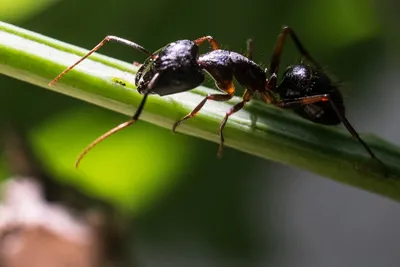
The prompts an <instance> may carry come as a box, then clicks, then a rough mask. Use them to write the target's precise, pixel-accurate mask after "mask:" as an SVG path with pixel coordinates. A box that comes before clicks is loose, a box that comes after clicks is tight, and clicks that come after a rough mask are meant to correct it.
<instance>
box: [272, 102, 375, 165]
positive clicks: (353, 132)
mask: <svg viewBox="0 0 400 267" xmlns="http://www.w3.org/2000/svg"><path fill="white" fill-rule="evenodd" d="M317 102H329V103H330V104H331V106H332V108H333V109H334V110H335V112H336V115H337V116H338V117H339V119H340V120H341V122H342V123H343V124H344V126H345V127H346V129H347V130H348V131H349V133H350V134H351V135H352V136H353V138H355V139H357V140H358V142H360V143H361V145H362V146H363V147H364V148H365V150H366V151H367V152H368V154H369V155H370V156H371V157H372V158H373V159H376V160H378V159H377V157H376V156H375V154H374V153H373V152H372V150H371V149H370V148H369V146H368V145H367V144H366V143H365V142H364V140H362V139H361V137H360V135H359V134H358V133H357V131H356V130H355V129H354V128H353V126H352V125H351V124H350V122H349V121H348V120H347V118H346V117H345V116H344V115H343V114H342V113H340V112H339V110H338V108H337V107H336V104H335V103H334V102H333V101H332V99H331V97H330V95H329V94H324V95H315V96H306V97H299V98H295V99H293V100H282V101H281V102H278V103H276V105H277V106H278V107H281V108H293V107H294V106H296V105H308V104H313V103H317ZM378 161H379V160H378Z"/></svg>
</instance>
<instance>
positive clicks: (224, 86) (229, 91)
mask: <svg viewBox="0 0 400 267" xmlns="http://www.w3.org/2000/svg"><path fill="white" fill-rule="evenodd" d="M217 86H218V88H220V89H221V90H222V91H224V92H226V94H209V95H207V96H206V97H205V98H204V99H203V100H202V101H201V102H200V103H199V104H198V105H197V106H196V107H195V108H194V109H193V110H192V111H191V112H190V113H189V114H187V115H186V116H185V117H183V118H182V119H181V120H179V121H177V122H175V124H174V126H173V127H172V131H173V132H175V131H176V127H178V125H179V124H181V123H182V122H183V121H185V120H187V119H190V118H192V117H194V116H196V114H197V113H198V112H199V111H200V110H201V109H202V107H203V106H204V104H205V103H206V102H207V100H214V101H220V102H223V101H228V100H229V99H231V98H232V97H233V95H234V93H235V86H234V84H233V82H232V81H229V82H225V83H217Z"/></svg>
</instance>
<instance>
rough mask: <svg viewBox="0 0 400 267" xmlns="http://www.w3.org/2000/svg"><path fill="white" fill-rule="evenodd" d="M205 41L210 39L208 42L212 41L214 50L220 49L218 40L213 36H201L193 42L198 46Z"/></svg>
mask: <svg viewBox="0 0 400 267" xmlns="http://www.w3.org/2000/svg"><path fill="white" fill-rule="evenodd" d="M205 41H208V42H209V43H210V45H211V48H212V50H218V49H219V44H218V42H217V41H216V40H215V39H214V37H212V36H203V37H200V38H198V39H196V40H194V41H193V42H194V43H195V44H196V45H197V46H199V45H201V44H202V43H204V42H205Z"/></svg>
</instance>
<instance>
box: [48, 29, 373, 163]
mask: <svg viewBox="0 0 400 267" xmlns="http://www.w3.org/2000/svg"><path fill="white" fill-rule="evenodd" d="M288 35H289V36H290V37H291V39H292V40H293V42H294V44H295V46H296V47H297V49H298V50H299V51H300V53H301V55H302V56H303V57H304V58H305V59H306V60H308V61H309V62H310V63H311V65H308V64H304V63H301V64H297V65H292V66H289V67H288V68H287V70H286V71H285V73H284V74H283V78H282V80H281V82H280V84H279V85H277V75H278V71H279V64H280V58H281V54H282V49H283V44H284V41H285V38H286V37H287V36H288ZM108 41H116V42H119V43H122V44H125V45H128V46H131V47H133V48H135V49H137V50H139V51H141V52H143V53H145V54H147V55H148V56H149V57H148V58H147V59H146V60H145V62H144V63H143V65H142V66H141V67H140V68H139V70H138V72H137V74H136V77H135V84H136V86H137V90H138V91H139V93H140V94H143V95H144V96H143V99H142V101H141V103H140V105H139V108H138V109H137V110H136V113H135V114H134V116H133V117H132V119H131V120H129V121H127V122H125V123H122V124H120V125H119V126H117V127H115V128H113V129H111V130H110V131H108V132H107V133H105V134H103V135H102V136H101V137H99V138H98V139H96V140H95V141H94V142H92V143H91V144H90V145H89V146H88V147H87V148H86V149H85V150H84V151H83V152H82V153H81V154H80V155H79V157H78V160H77V162H76V167H78V164H79V162H80V160H81V159H82V158H83V156H84V155H85V154H86V153H87V152H88V151H89V150H90V149H92V148H93V147H94V146H95V145H97V144H98V143H99V142H100V141H102V140H104V139H105V138H107V137H109V136H110V135H112V134H114V133H115V132H117V131H119V130H121V129H123V128H126V127H128V126H129V125H131V124H133V123H134V122H136V121H137V120H138V118H139V116H140V114H141V112H142V110H143V107H144V105H145V103H146V99H147V96H148V95H149V94H158V95H160V96H164V95H170V94H175V93H180V92H184V91H188V90H191V89H193V88H195V87H197V86H199V85H200V84H201V83H203V81H204V79H205V71H206V72H207V73H208V74H210V76H211V77H212V78H213V79H214V80H215V84H216V86H217V88H218V89H219V90H221V91H222V92H225V94H209V95H207V96H206V97H205V98H204V99H203V101H201V102H200V103H199V104H198V105H197V106H196V107H195V108H194V109H193V110H192V111H191V112H190V113H189V114H188V115H186V116H185V117H184V118H183V119H181V120H179V121H177V122H176V123H175V124H174V126H173V131H175V130H176V127H177V126H178V125H179V124H180V123H182V122H183V121H184V120H187V119H189V118H192V117H194V116H195V115H196V114H197V113H198V112H199V111H200V110H201V108H202V107H203V106H204V104H205V103H206V102H207V100H215V101H228V100H229V99H231V98H232V97H233V96H234V93H235V87H234V84H233V79H234V78H235V79H236V80H237V81H238V83H239V84H240V85H242V86H243V87H244V88H245V92H244V94H243V97H242V98H243V99H242V101H241V102H239V103H237V104H236V105H234V106H233V107H232V108H231V109H230V110H229V111H228V112H227V113H226V115H225V118H224V120H223V121H222V122H221V124H220V127H219V135H220V146H219V150H218V155H219V156H221V155H222V148H223V144H224V137H223V129H224V126H225V124H226V122H227V120H228V118H229V116H231V115H232V114H233V113H235V112H237V111H239V110H240V109H242V108H243V107H244V105H245V103H247V102H249V101H250V100H251V99H252V97H253V95H254V94H255V93H258V95H259V96H260V97H261V99H262V100H263V101H265V102H267V103H270V104H273V105H275V106H277V107H280V108H289V109H292V110H294V112H296V113H297V114H299V115H300V116H302V117H303V118H305V119H307V120H310V121H313V122H315V123H319V124H325V125H337V124H339V123H340V122H343V124H344V125H345V127H346V128H347V130H348V131H349V132H350V134H351V135H352V136H353V137H354V138H356V139H357V140H358V141H359V142H360V143H361V144H362V145H363V146H364V148H365V149H366V150H367V152H368V153H369V154H370V156H371V157H372V158H374V159H376V156H375V155H374V154H373V152H372V151H371V149H370V148H369V147H368V145H367V144H366V143H365V142H364V141H363V140H362V139H361V138H360V136H359V135H358V133H357V132H356V131H355V129H354V128H353V127H352V126H351V124H350V123H349V121H348V120H347V119H346V117H345V115H344V113H345V108H344V103H343V98H342V96H341V93H340V92H339V90H338V88H337V86H336V85H334V83H333V82H332V81H331V80H330V79H329V78H328V76H327V75H326V74H325V73H324V72H323V70H322V68H321V66H320V65H319V64H318V63H317V62H316V61H315V60H314V59H313V58H312V57H311V56H310V55H309V54H308V52H307V51H306V50H305V49H304V47H303V45H302V44H301V43H300V41H299V39H298V38H297V36H296V34H295V33H294V31H293V30H292V29H291V28H289V27H284V28H283V30H282V32H281V34H280V35H279V36H278V40H277V42H276V45H275V48H274V50H273V54H272V60H271V64H270V68H269V69H268V70H263V69H262V68H261V67H260V66H259V65H258V64H256V63H255V62H253V61H252V55H253V49H252V42H251V41H249V42H248V45H247V52H246V55H247V57H246V56H244V55H241V54H239V53H236V52H233V51H227V50H221V49H220V47H219V45H218V43H217V42H216V40H215V39H214V38H213V37H211V36H205V37H201V38H199V39H196V40H194V41H191V40H179V41H176V42H172V43H169V44H168V45H166V46H164V47H163V48H161V49H159V50H157V51H156V52H154V53H150V52H149V51H147V50H146V49H145V48H143V47H142V46H140V45H138V44H136V43H133V42H131V41H128V40H125V39H122V38H119V37H116V36H107V37H106V38H104V39H103V40H102V41H101V42H100V43H99V44H98V45H96V46H95V47H94V48H93V49H92V50H90V51H89V53H87V54H86V55H85V56H84V57H82V58H81V59H80V60H78V61H77V62H76V63H75V64H73V65H72V66H70V67H68V68H67V69H66V70H64V71H63V72H62V73H61V74H59V75H58V76H57V77H56V78H55V79H54V80H53V81H52V82H50V84H49V85H50V86H51V85H53V84H54V83H55V82H57V80H59V79H60V78H61V77H62V76H63V75H64V74H66V73H67V72H68V71H69V70H71V69H72V68H73V67H75V66H76V65H77V64H78V63H80V62H81V61H83V60H84V59H85V58H87V57H88V56H89V55H91V54H92V53H93V52H95V51H97V50H98V49H99V48H100V47H101V46H103V45H104V44H105V43H106V42H108ZM204 41H208V42H209V43H210V45H211V48H212V51H210V52H208V53H205V54H202V55H200V54H199V45H200V44H202V43H203V42H204ZM267 76H268V77H267Z"/></svg>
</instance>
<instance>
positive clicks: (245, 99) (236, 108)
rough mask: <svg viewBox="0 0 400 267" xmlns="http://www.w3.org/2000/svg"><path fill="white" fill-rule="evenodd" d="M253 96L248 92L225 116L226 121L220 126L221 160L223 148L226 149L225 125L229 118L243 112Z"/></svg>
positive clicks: (219, 150)
mask: <svg viewBox="0 0 400 267" xmlns="http://www.w3.org/2000/svg"><path fill="white" fill-rule="evenodd" d="M252 96H253V94H252V93H251V92H250V91H248V90H246V91H245V92H244V94H243V100H242V101H241V102H239V103H237V104H236V105H234V106H233V107H232V108H231V109H230V110H229V111H228V112H227V113H226V115H225V118H224V120H223V121H222V122H221V124H220V126H219V136H220V144H219V149H218V157H219V158H221V157H222V152H223V148H224V141H225V139H224V135H223V130H224V128H225V124H226V122H227V121H228V119H229V117H230V116H231V115H232V114H234V113H235V112H238V111H239V110H241V109H242V108H243V107H244V105H245V104H246V103H247V102H249V101H250V100H251V98H252Z"/></svg>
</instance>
